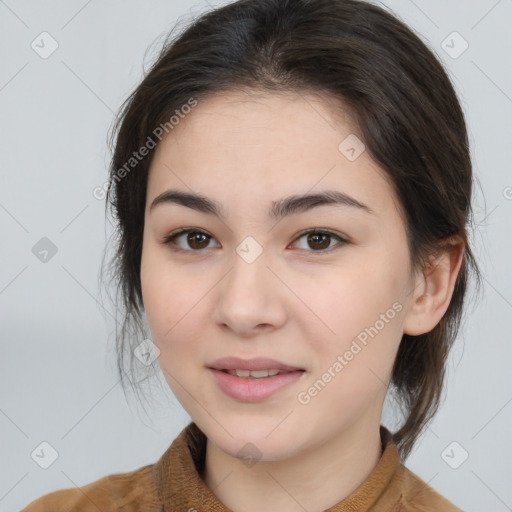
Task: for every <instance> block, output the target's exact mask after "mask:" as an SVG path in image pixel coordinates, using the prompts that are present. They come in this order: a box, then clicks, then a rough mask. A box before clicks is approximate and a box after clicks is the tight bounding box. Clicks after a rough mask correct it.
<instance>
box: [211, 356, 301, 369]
mask: <svg viewBox="0 0 512 512" xmlns="http://www.w3.org/2000/svg"><path fill="white" fill-rule="evenodd" d="M208 367H209V368H213V369H215V370H273V369H276V370H283V371H288V372H293V371H296V370H304V369H303V368H299V367H297V366H290V365H288V364H284V363H281V362H279V361H276V360H275V359H269V358H267V357H254V358H252V359H240V358H239V357H221V358H220V359H217V360H216V361H214V362H213V363H211V364H210V365H209V366H208Z"/></svg>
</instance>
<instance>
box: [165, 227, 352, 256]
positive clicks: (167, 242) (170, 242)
mask: <svg viewBox="0 0 512 512" xmlns="http://www.w3.org/2000/svg"><path fill="white" fill-rule="evenodd" d="M189 233H196V234H197V233H199V234H202V235H205V236H206V237H208V238H210V239H212V238H213V237H212V236H211V235H209V234H208V233H206V232H205V231H203V230H201V229H197V228H181V229H179V230H177V231H175V232H173V233H170V234H169V235H167V236H166V237H165V238H164V240H163V242H162V243H163V244H164V245H169V246H173V247H171V249H172V250H173V251H175V252H190V253H194V252H195V253H201V252H204V251H205V250H206V249H181V248H179V247H177V246H176V244H175V243H174V241H175V240H176V239H177V238H178V237H179V236H181V235H185V234H189ZM309 234H315V235H328V236H330V237H332V238H335V239H337V240H338V241H339V243H338V244H337V245H335V246H334V247H331V248H329V249H321V250H318V251H313V250H307V249H301V250H305V251H307V252H310V253H314V254H326V253H330V252H331V251H333V250H334V249H336V247H337V246H340V245H341V246H342V245H344V244H348V243H349V242H348V240H346V239H345V238H343V237H342V236H340V235H338V234H336V233H333V232H332V231H329V230H321V229H319V228H313V229H308V230H306V231H302V232H301V233H299V234H298V236H297V238H295V240H294V241H296V240H299V239H300V238H302V237H303V236H305V235H309Z"/></svg>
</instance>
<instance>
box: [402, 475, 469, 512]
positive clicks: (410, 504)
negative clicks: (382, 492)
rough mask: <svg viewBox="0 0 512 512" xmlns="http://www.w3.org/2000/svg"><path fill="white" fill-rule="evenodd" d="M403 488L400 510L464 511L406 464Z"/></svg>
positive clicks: (427, 511)
mask: <svg viewBox="0 0 512 512" xmlns="http://www.w3.org/2000/svg"><path fill="white" fill-rule="evenodd" d="M401 490H402V492H401V497H400V507H399V508H398V511H400V512H413V511H414V512H462V510H461V509H460V508H458V507H456V506H455V505H454V504H453V503H451V502H449V501H448V500H447V499H446V498H444V497H443V496H442V495H441V494H439V493H438V492H437V491H436V490H435V489H433V488H432V487H431V486H430V485H428V484H427V483H426V482H425V481H423V480H422V479H421V478H420V477H419V476H417V475H416V474H414V473H413V472H412V471H410V470H409V469H407V468H406V467H405V466H402V489H401Z"/></svg>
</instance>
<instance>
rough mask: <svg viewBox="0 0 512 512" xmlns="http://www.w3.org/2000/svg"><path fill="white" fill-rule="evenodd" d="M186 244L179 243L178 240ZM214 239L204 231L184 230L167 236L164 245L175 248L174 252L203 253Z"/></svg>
mask: <svg viewBox="0 0 512 512" xmlns="http://www.w3.org/2000/svg"><path fill="white" fill-rule="evenodd" d="M180 239H181V240H185V242H181V243H179V244H178V243H177V241H178V240H180ZM210 240H212V237H211V236H210V235H208V234H207V233H204V232H203V231H199V230H197V229H190V228H184V229H180V230H178V231H176V232H175V233H171V234H170V235H168V236H166V237H165V239H164V241H163V243H164V244H166V245H171V246H173V247H172V248H173V250H174V251H184V252H201V251H202V250H204V249H207V248H208V244H209V242H210Z"/></svg>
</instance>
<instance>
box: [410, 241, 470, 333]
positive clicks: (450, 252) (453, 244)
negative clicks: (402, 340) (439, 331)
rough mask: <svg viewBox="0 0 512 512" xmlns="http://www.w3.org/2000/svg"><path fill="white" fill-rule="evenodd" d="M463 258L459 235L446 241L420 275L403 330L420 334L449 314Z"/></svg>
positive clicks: (430, 328)
mask: <svg viewBox="0 0 512 512" xmlns="http://www.w3.org/2000/svg"><path fill="white" fill-rule="evenodd" d="M463 257H464V242H463V240H462V238H460V237H459V236H453V237H450V238H448V239H447V240H446V246H445V247H444V248H443V249H442V250H441V251H440V252H439V253H438V254H437V255H436V257H435V258H433V259H431V261H430V263H429V264H428V265H427V269H425V270H423V271H422V272H421V273H419V275H418V276H417V279H416V282H415V286H414V290H413V292H412V293H413V298H412V303H411V307H410V309H409V311H408V312H407V315H406V316H405V319H404V333H405V334H410V335H411V336H418V335H420V334H425V333H427V332H430V331H431V330H432V329H434V327H435V326H436V325H437V324H438V323H439V321H440V320H441V318H443V315H444V314H445V313H446V310H447V309H448V306H449V305H450V301H451V298H452V295H453V289H454V287H455V281H456V279H457V275H458V273H459V270H460V267H461V265H462V261H463Z"/></svg>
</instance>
